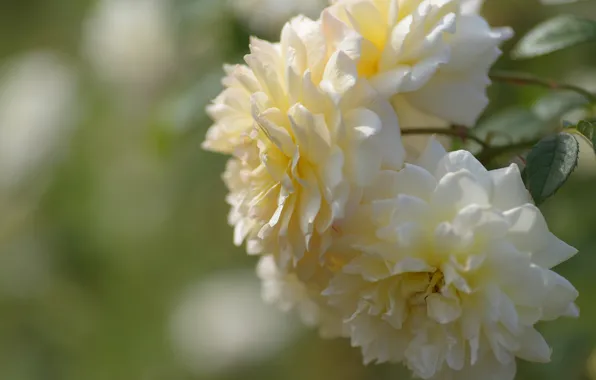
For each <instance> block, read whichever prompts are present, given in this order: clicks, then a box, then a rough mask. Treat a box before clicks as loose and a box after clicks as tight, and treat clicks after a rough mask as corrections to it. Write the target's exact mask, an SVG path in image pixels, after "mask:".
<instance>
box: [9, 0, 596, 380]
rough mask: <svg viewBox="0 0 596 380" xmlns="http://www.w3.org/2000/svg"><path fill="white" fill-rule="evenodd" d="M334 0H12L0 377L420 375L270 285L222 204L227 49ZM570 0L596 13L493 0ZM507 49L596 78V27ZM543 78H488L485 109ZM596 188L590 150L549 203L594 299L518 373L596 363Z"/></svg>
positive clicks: (513, 98) (570, 272)
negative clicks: (221, 109)
mask: <svg viewBox="0 0 596 380" xmlns="http://www.w3.org/2000/svg"><path fill="white" fill-rule="evenodd" d="M322 6H323V4H322V1H319V0H246V1H243V0H235V1H224V0H169V1H167V0H163V1H159V0H101V1H98V2H95V1H91V0H19V1H3V2H2V4H1V5H0V59H1V62H2V65H1V66H2V68H1V70H2V71H1V73H2V79H1V82H0V379H2V380H162V379H163V380H194V379H208V380H220V379H221V380H227V379H230V380H232V379H263V380H266V379H288V380H293V379H309V380H323V379H325V380H328V379H342V380H360V379H362V380H364V379H407V378H408V377H407V375H405V374H404V372H403V371H402V369H401V368H399V367H398V366H388V365H380V366H369V367H364V366H363V365H362V364H361V356H360V353H359V352H358V350H356V349H352V348H350V346H349V342H347V341H344V340H335V341H325V340H322V339H320V338H318V336H317V334H316V333H315V332H313V331H310V330H307V329H304V328H302V327H301V326H300V324H299V323H297V322H296V321H295V320H294V319H293V318H292V317H291V316H286V315H281V314H280V313H278V312H276V311H275V310H272V309H271V308H269V307H267V306H265V305H263V304H262V303H261V301H260V299H259V294H258V293H259V285H258V281H257V280H256V276H255V275H254V273H253V271H254V269H253V268H254V265H255V263H256V259H255V258H251V257H248V256H247V255H245V254H244V252H243V249H240V248H236V247H234V246H233V244H232V230H231V228H230V227H228V226H227V223H226V214H227V206H226V204H225V201H224V196H225V193H226V191H225V188H224V186H223V184H222V181H221V180H220V174H221V172H222V171H223V168H224V164H225V157H221V156H217V155H214V154H210V153H207V152H204V151H202V150H201V148H200V143H201V141H202V139H203V136H204V134H205V132H206V129H207V127H208V126H209V120H208V118H207V117H206V115H205V113H204V108H205V106H206V105H207V104H208V102H209V101H210V99H212V98H213V97H214V96H215V95H217V93H218V92H219V91H220V90H221V85H220V83H219V81H220V79H221V77H222V75H223V71H222V69H221V65H222V63H224V62H226V63H235V62H239V61H241V59H242V56H243V54H245V53H246V51H247V47H248V37H249V35H251V34H254V35H258V36H260V37H263V38H270V39H276V36H277V35H278V33H279V29H280V26H281V24H282V23H283V21H284V20H286V19H287V18H289V17H290V15H292V14H296V13H298V12H305V13H309V14H311V15H316V14H317V12H318V9H319V8H320V7H322ZM562 12H570V13H575V14H580V15H583V16H592V17H594V18H596V2H594V1H585V2H580V3H577V4H572V5H565V6H550V7H545V6H541V5H539V4H538V1H537V0H524V1H520V0H498V1H497V0H493V1H491V0H488V4H487V5H486V7H485V9H484V14H485V15H486V17H487V18H488V19H489V20H490V22H491V23H492V24H493V25H496V26H501V25H511V26H513V28H514V29H515V31H516V33H517V34H518V36H520V35H522V34H523V33H524V32H525V31H527V30H528V29H529V28H530V27H531V26H533V25H535V24H536V23H538V22H539V21H541V20H543V19H546V18H547V17H549V16H551V15H554V14H557V13H562ZM511 45H512V43H508V44H507V45H506V46H505V50H506V51H507V50H508V49H510V48H511ZM498 67H499V68H502V69H514V70H523V71H530V72H532V73H535V74H537V75H540V76H546V77H552V78H556V79H561V80H568V81H573V82H576V83H578V84H580V85H583V86H586V87H588V88H591V89H593V90H596V49H594V46H593V45H592V46H588V45H586V46H583V47H578V48H573V49H570V50H567V51H564V52H560V53H556V54H552V55H550V56H548V57H544V58H539V59H534V60H530V61H524V62H513V61H511V60H509V59H508V57H507V55H505V56H504V57H503V58H502V59H501V61H499V63H498ZM40 94H41V95H40ZM544 94H545V91H544V90H543V89H536V88H512V87H509V86H507V85H502V84H495V85H494V86H492V87H491V89H490V96H491V99H492V103H491V106H490V107H489V109H488V110H487V114H486V116H485V117H489V116H490V115H491V114H494V113H495V112H496V111H498V110H501V109H503V108H504V107H508V106H511V105H522V106H525V107H530V106H531V105H532V104H533V102H534V101H535V100H536V99H537V98H539V97H540V96H542V95H544ZM1 140H3V141H1ZM3 150H4V151H3ZM3 160H4V163H2V161H3ZM4 177H5V178H4ZM595 193H596V164H595V163H594V160H590V159H588V158H586V159H582V161H581V162H580V168H579V169H578V170H577V172H576V173H575V174H574V175H573V178H572V180H571V182H570V183H569V184H568V185H567V186H565V187H564V189H563V190H562V191H561V192H560V193H559V194H558V195H557V196H556V197H555V199H554V200H551V201H549V202H547V203H546V204H545V205H544V206H543V210H544V212H545V214H546V216H547V220H548V221H549V224H550V227H551V229H552V230H553V232H555V233H556V234H557V235H558V236H560V237H561V238H562V239H564V240H566V241H567V242H569V243H570V244H572V245H574V246H576V247H578V248H579V250H580V254H579V255H577V256H576V257H575V258H573V259H572V260H570V261H569V262H567V263H565V264H563V265H561V266H560V268H559V272H561V273H562V274H564V275H565V276H566V277H567V278H569V279H570V280H571V281H572V282H573V283H574V285H575V286H576V287H577V288H578V289H579V291H580V298H579V306H580V308H581V311H582V315H581V318H580V319H578V320H560V321H557V322H554V323H548V324H544V325H542V326H541V330H542V331H543V333H544V334H545V336H546V337H547V340H548V341H549V342H550V343H551V344H552V347H553V349H554V354H553V361H552V363H550V364H547V365H538V364H525V363H522V364H521V365H520V370H519V375H518V378H519V379H535V378H540V379H561V378H567V379H596V351H594V349H595V348H596V299H595V298H594V296H593V295H592V294H591V292H592V291H593V289H594V287H595V286H596V276H594V272H593V270H592V268H596V201H595V198H594V194H595Z"/></svg>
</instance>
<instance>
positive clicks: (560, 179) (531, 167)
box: [525, 132, 579, 205]
mask: <svg viewBox="0 0 596 380" xmlns="http://www.w3.org/2000/svg"><path fill="white" fill-rule="evenodd" d="M578 159H579V143H578V141H577V140H576V139H575V138H574V137H573V136H572V135H571V134H569V133H565V132H561V133H558V134H555V135H551V136H547V137H545V138H544V139H542V140H540V142H538V144H536V145H535V146H534V148H532V150H531V151H530V153H529V154H528V158H527V166H526V170H525V180H526V186H527V187H528V190H529V191H530V194H532V197H533V198H534V202H536V204H537V205H539V204H541V203H542V202H544V201H545V200H546V199H547V198H549V197H551V196H552V195H554V194H555V193H556V192H557V190H559V189H560V188H561V186H563V184H564V183H565V182H566V181H567V179H568V178H569V176H570V175H571V173H572V172H573V170H575V168H576V167H577V162H578Z"/></svg>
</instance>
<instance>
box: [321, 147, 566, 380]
mask: <svg viewBox="0 0 596 380" xmlns="http://www.w3.org/2000/svg"><path fill="white" fill-rule="evenodd" d="M337 226H338V227H337V228H338V229H340V231H341V235H342V236H341V237H338V238H337V239H336V241H337V242H338V244H342V240H347V241H348V242H349V244H350V246H351V249H344V250H343V252H344V263H345V264H344V265H343V267H342V268H341V270H339V271H338V272H337V274H336V276H335V277H334V278H332V279H331V282H330V285H329V287H328V288H327V289H326V290H325V291H324V294H325V295H326V296H327V297H329V302H330V304H331V305H333V306H335V307H337V308H338V309H339V310H341V311H342V313H343V315H344V317H345V324H346V325H347V328H348V329H349V331H350V335H351V339H352V344H353V345H355V346H359V347H361V348H362V352H363V355H364V360H365V362H367V363H368V362H372V361H377V362H403V363H405V364H406V365H407V366H408V367H409V368H410V369H411V370H412V371H413V372H414V374H415V376H418V377H421V378H424V379H470V380H472V379H473V380H477V379H480V378H491V379H499V380H505V379H513V377H514V374H515V358H516V357H518V358H521V359H525V360H530V361H536V362H547V361H549V360H550V354H551V350H550V348H549V346H548V344H547V343H546V342H545V341H544V339H543V338H542V336H541V335H540V334H539V333H538V332H537V331H536V330H535V328H534V325H535V324H536V323H537V322H538V321H545V320H552V319H555V318H558V317H560V316H566V315H569V316H577V315H578V309H577V307H576V306H575V304H574V301H575V299H576V297H577V295H578V293H577V291H576V290H575V288H574V287H573V286H572V285H571V284H570V283H569V282H568V281H567V280H565V279H564V278H563V277H561V276H559V275H558V274H556V273H555V272H553V271H552V270H551V268H552V267H554V266H556V265H558V264H559V263H561V262H563V261H565V260H567V259H569V258H570V257H572V256H573V255H574V254H575V253H576V252H577V251H576V250H575V249H574V248H573V247H570V246H569V245H567V244H565V243H564V242H562V241H561V240H559V239H558V238H557V237H556V236H555V235H553V234H552V233H551V232H550V231H549V229H548V227H547V225H546V222H545V220H544V218H543V216H542V214H541V213H540V211H539V210H538V208H536V206H534V205H533V204H532V202H531V199H530V196H529V194H528V192H527V190H526V189H525V187H524V184H523V182H522V180H521V175H520V173H519V169H518V167H517V166H516V165H512V166H510V167H508V168H504V169H499V170H493V171H487V170H486V169H485V168H484V167H483V166H482V165H481V164H480V163H479V162H478V161H477V160H476V159H475V158H474V157H473V156H472V155H471V154H470V153H469V152H466V151H457V152H451V153H446V152H445V150H444V149H443V148H442V147H441V146H440V144H438V143H437V142H436V141H435V140H431V141H430V143H429V145H428V146H427V149H426V150H425V151H424V153H423V154H422V156H421V157H420V158H419V160H418V161H417V162H416V165H410V164H407V165H406V167H405V168H404V169H402V170H400V171H398V172H395V171H384V172H382V173H381V174H380V175H379V178H378V180H377V182H376V184H375V185H373V186H372V187H370V188H368V189H366V190H365V192H364V194H363V197H362V201H361V204H360V207H359V208H358V209H357V210H356V211H355V212H354V213H353V214H352V215H350V216H348V217H347V218H346V219H345V221H343V222H340V223H338V224H337ZM343 244H345V243H343ZM331 250H333V247H332V248H331ZM489 376H493V377H489Z"/></svg>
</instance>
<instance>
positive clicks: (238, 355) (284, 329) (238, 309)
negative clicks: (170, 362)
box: [170, 271, 298, 374]
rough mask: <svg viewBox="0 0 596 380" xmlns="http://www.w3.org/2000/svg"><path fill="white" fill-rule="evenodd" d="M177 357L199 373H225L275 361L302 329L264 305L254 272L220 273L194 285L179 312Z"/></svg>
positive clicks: (174, 325) (174, 332)
mask: <svg viewBox="0 0 596 380" xmlns="http://www.w3.org/2000/svg"><path fill="white" fill-rule="evenodd" d="M170 329H171V330H170V333H171V338H172V344H173V345H174V349H175V353H176V354H177V355H178V358H179V359H180V360H181V362H182V363H183V364H185V365H186V366H187V367H188V369H189V370H191V371H193V372H195V373H199V374H202V373H207V374H211V373H221V372H225V371H229V370H233V369H235V368H236V369H237V368H238V367H242V366H245V365H250V364H253V363H256V362H262V361H265V360H268V359H269V358H271V357H273V356H275V355H276V354H277V353H278V352H279V351H280V350H281V349H283V348H284V347H285V346H286V345H287V344H289V343H290V342H291V341H292V340H293V338H294V337H295V336H296V334H297V332H298V330H297V329H296V326H295V325H293V324H292V323H291V322H290V321H289V320H288V319H287V318H286V316H285V315H284V314H282V313H280V312H278V311H277V310H275V309H274V308H272V307H271V306H267V305H264V304H263V301H262V300H261V296H260V289H259V283H258V281H257V280H256V279H255V278H254V273H253V272H252V271H248V272H229V273H222V274H216V275H213V276H212V277H210V278H208V279H205V280H203V281H201V282H200V283H199V284H197V285H196V286H193V287H192V288H191V289H190V290H189V291H188V292H187V293H185V294H184V295H183V298H182V299H181V301H180V303H179V305H178V306H177V307H176V308H175V310H174V311H173V314H172V317H171V324H170Z"/></svg>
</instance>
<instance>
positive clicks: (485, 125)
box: [475, 107, 546, 146]
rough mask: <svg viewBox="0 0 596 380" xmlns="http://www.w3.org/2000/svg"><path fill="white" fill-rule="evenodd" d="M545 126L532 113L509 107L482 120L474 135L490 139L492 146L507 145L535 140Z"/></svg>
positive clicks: (521, 108)
mask: <svg viewBox="0 0 596 380" xmlns="http://www.w3.org/2000/svg"><path fill="white" fill-rule="evenodd" d="M545 124H546V123H545V122H544V121H543V120H540V118H538V117H537V116H536V115H535V114H534V113H533V112H532V111H530V110H528V109H525V108H523V107H511V108H508V109H505V110H503V111H501V112H498V113H496V114H495V115H493V116H491V117H489V118H487V119H485V120H483V121H482V122H481V123H480V124H478V126H477V127H476V128H475V133H476V135H477V136H478V137H480V138H481V139H484V140H486V139H490V143H491V144H493V145H496V146H499V145H508V144H512V143H517V142H520V141H524V140H528V139H534V138H536V136H539V135H540V133H541V131H542V130H543V129H544V126H545Z"/></svg>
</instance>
